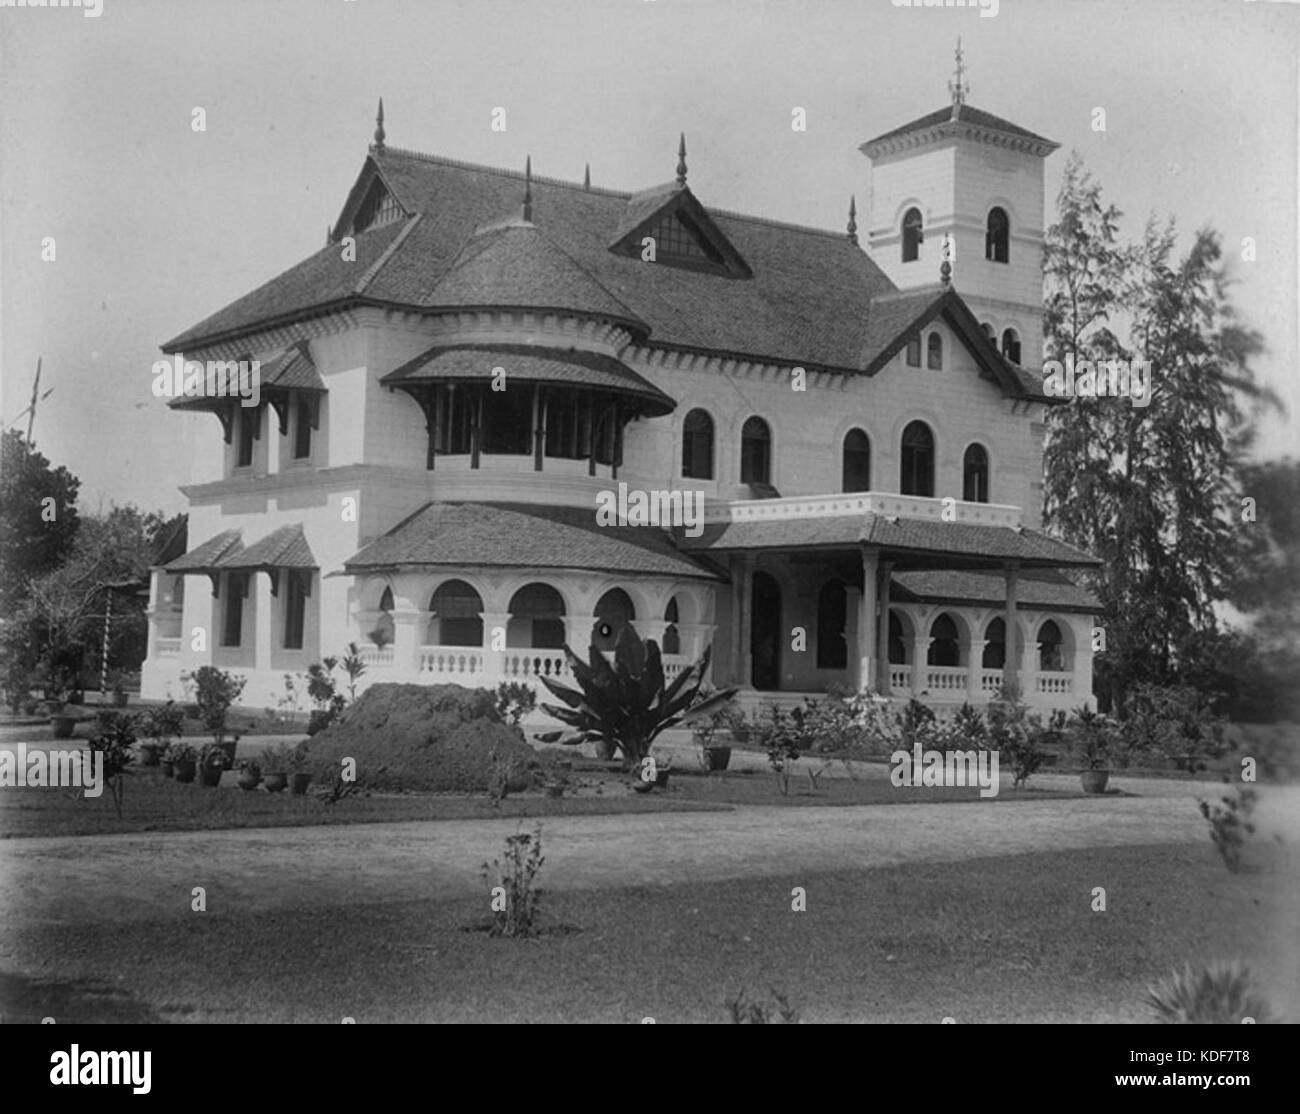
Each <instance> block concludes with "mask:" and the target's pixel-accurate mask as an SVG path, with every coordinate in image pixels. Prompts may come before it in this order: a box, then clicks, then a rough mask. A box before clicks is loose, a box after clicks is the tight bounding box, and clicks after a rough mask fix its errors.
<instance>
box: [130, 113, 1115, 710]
mask: <svg viewBox="0 0 1300 1114" xmlns="http://www.w3.org/2000/svg"><path fill="white" fill-rule="evenodd" d="M384 140H385V136H384V131H383V116H382V104H381V106H380V123H379V127H378V128H377V130H376V132H375V140H374V143H373V144H372V145H371V147H370V150H369V154H368V157H367V158H366V160H365V163H364V165H363V166H362V168H361V173H360V175H359V176H358V177H357V180H356V184H355V185H354V186H353V188H352V191H351V193H350V194H349V196H348V198H347V201H346V203H345V204H344V206H343V209H342V212H341V214H340V215H339V218H338V222H337V224H336V225H335V226H334V228H333V230H332V231H331V233H330V236H329V242H328V243H327V244H326V245H325V247H323V248H322V249H321V250H320V251H319V252H317V253H316V254H315V255H313V256H311V257H310V258H309V259H306V260H304V261H303V262H302V263H300V264H298V265H297V266H295V267H293V268H291V269H290V270H288V271H286V272H285V273H284V274H282V275H280V276H279V277H277V278H275V279H272V280H271V281H270V282H268V283H266V284H265V285H263V286H260V287H258V288H257V289H256V290H254V291H252V292H251V293H250V294H247V295H246V296H244V297H243V298H240V299H239V300H238V301H236V302H234V303H233V304H232V305H230V306H227V307H226V308H225V309H223V310H221V311H219V312H218V313H216V314H214V315H213V316H211V317H209V318H207V319H206V320H205V321H202V322H200V323H199V324H198V325H195V326H194V327H193V328H190V329H188V330H186V331H185V332H184V333H182V334H181V335H180V336H177V337H176V338H175V339H173V340H172V341H170V342H169V343H167V344H166V345H164V346H163V350H164V352H166V353H168V354H176V353H181V354H183V357H184V359H186V360H200V361H208V360H241V359H247V360H258V361H260V375H261V379H260V382H261V397H260V403H259V405H257V406H247V407H245V406H241V405H239V403H238V400H232V399H230V398H211V397H208V398H202V397H199V398H182V399H176V400H174V401H173V403H172V405H173V406H175V407H177V408H184V409H198V410H207V411H210V412H212V414H214V415H215V417H216V418H217V419H219V421H212V422H211V426H210V428H206V427H205V428H204V429H202V430H200V432H201V433H203V434H204V436H202V438H201V439H200V440H199V443H197V444H196V445H195V452H196V453H198V454H200V460H201V462H202V463H201V472H200V473H199V474H201V475H203V476H205V477H206V478H205V479H204V480H203V482H199V483H196V484H194V485H192V486H189V487H187V488H185V489H184V491H185V495H186V496H187V498H188V500H189V523H188V539H187V541H186V542H185V543H184V544H187V545H188V546H189V548H188V551H186V552H180V551H179V547H178V551H176V552H173V553H169V554H167V555H166V557H165V558H163V559H162V560H163V562H164V563H163V564H161V565H160V566H159V567H158V568H157V569H156V570H155V572H154V576H153V587H152V596H151V607H150V650H149V656H148V660H147V661H146V663H145V668H144V685H143V687H144V693H145V695H146V696H161V695H164V694H166V693H168V692H171V693H173V694H174V695H177V696H179V695H180V691H181V690H180V685H179V683H178V682H179V678H180V675H181V673H182V672H184V671H188V670H193V669H194V668H196V667H198V666H199V665H202V664H207V663H213V664H216V665H218V666H221V667H223V668H227V669H231V670H234V671H236V672H239V673H242V674H244V675H246V676H247V677H248V686H247V688H246V690H245V696H244V699H245V701H246V702H249V703H252V704H258V703H268V704H269V703H273V702H274V700H275V699H276V697H277V696H279V695H281V694H282V693H283V677H284V674H286V673H291V672H296V671H301V670H305V669H306V668H307V666H308V665H309V664H310V663H312V662H315V661H318V660H319V659H320V658H322V657H323V656H325V655H329V654H337V653H339V652H340V651H341V650H342V649H343V648H344V646H345V645H346V644H347V643H349V642H354V641H355V642H357V643H359V644H361V645H362V646H363V647H364V654H365V658H366V660H367V662H368V670H367V672H366V675H365V678H364V680H363V684H369V683H373V682H377V681H383V680H400V681H417V682H427V683H434V682H455V683H458V684H464V685H475V686H477V685H495V684H496V683H497V682H498V681H499V680H501V679H522V680H529V679H532V678H536V677H538V676H563V675H564V674H565V673H566V667H565V664H564V656H563V652H562V647H563V645H564V644H565V643H566V642H567V643H569V644H570V645H572V646H573V647H574V648H575V649H577V650H578V651H579V652H585V650H586V648H587V646H588V644H589V643H590V642H591V641H592V640H593V639H594V640H595V642H596V644H597V645H598V646H601V647H608V646H610V645H612V642H613V639H614V637H615V636H616V634H617V631H618V628H619V627H620V625H621V624H624V623H631V624H633V626H634V627H635V628H636V630H638V631H639V632H641V633H642V634H643V635H644V636H648V637H650V638H654V639H656V640H658V641H659V642H660V644H661V646H662V647H663V649H664V651H665V655H666V660H667V662H668V663H669V668H670V671H672V670H680V668H682V666H683V664H684V663H687V662H689V661H691V660H693V659H694V658H695V657H696V656H697V655H699V654H700V653H701V652H702V651H703V649H704V647H705V646H706V645H709V644H712V646H713V652H714V658H713V678H714V680H715V682H716V683H718V684H725V683H734V684H739V685H742V686H745V687H746V688H749V689H753V690H758V691H759V692H786V693H799V692H807V693H821V692H824V691H825V690H826V689H827V688H828V687H829V686H832V685H841V686H857V687H871V688H874V689H876V690H877V691H879V692H881V693H883V694H887V695H889V696H891V697H893V698H899V697H907V696H909V695H911V694H917V695H919V696H921V697H922V698H923V699H926V700H928V701H931V702H934V703H938V704H949V705H950V704H955V703H960V702H961V701H963V700H971V701H973V702H976V703H982V702H984V701H987V700H988V698H989V697H990V696H991V695H992V694H993V693H995V692H996V691H997V690H998V688H999V687H1000V686H1001V685H1002V683H1003V682H1004V680H1005V681H1009V682H1014V683H1016V684H1018V685H1019V686H1020V688H1021V690H1022V692H1023V693H1024V694H1025V696H1026V698H1027V699H1028V700H1029V702H1030V703H1031V704H1033V705H1035V706H1038V707H1069V706H1075V705H1078V704H1081V703H1084V702H1085V701H1089V700H1090V699H1091V686H1092V657H1091V638H1090V632H1091V628H1092V624H1093V615H1094V613H1095V612H1096V610H1097V603H1096V600H1095V599H1094V598H1093V597H1092V596H1091V595H1090V594H1089V593H1088V592H1087V591H1085V590H1083V589H1082V588H1080V587H1079V586H1077V585H1076V584H1075V583H1073V582H1072V581H1071V580H1070V579H1069V578H1068V577H1067V575H1066V574H1065V572H1064V571H1063V570H1069V569H1071V568H1074V569H1080V568H1086V567H1089V566H1094V565H1096V564H1097V562H1096V561H1095V560H1094V559H1093V558H1091V557H1090V556H1088V555H1087V554H1085V553H1082V552H1080V551H1079V550H1077V549H1074V548H1072V547H1070V546H1068V545H1065V544H1063V543H1061V542H1059V541H1056V540H1054V539H1052V538H1050V537H1047V536H1046V535H1045V534H1043V533H1042V532H1041V531H1040V530H1039V527H1040V510H1041V493H1042V483H1041V477H1042V449H1043V438H1044V422H1043V417H1044V413H1045V407H1046V406H1047V405H1048V404H1049V402H1050V401H1052V400H1048V399H1046V398H1045V397H1044V395H1043V392H1042V387H1041V372H1040V370H1039V368H1040V364H1041V342H1040V338H1041V336H1042V322H1041V313H1042V310H1041V303H1042V273H1041V253H1042V229H1043V163H1044V159H1045V158H1046V157H1047V156H1048V155H1049V154H1050V153H1051V152H1052V151H1053V150H1054V149H1055V147H1056V144H1054V143H1052V142H1051V141H1049V140H1046V139H1043V138H1041V137H1040V136H1037V135H1034V134H1033V133H1031V132H1029V131H1026V130H1025V129H1023V128H1020V127H1017V126H1016V125H1014V124H1010V123H1008V122H1007V121H1005V120H1002V119H1000V118H998V117H997V116H993V115H990V114H989V113H986V112H982V111H979V110H978V109H975V108H972V107H971V106H970V105H969V104H967V103H965V100H964V96H963V93H962V90H961V89H960V88H958V90H957V91H956V92H955V93H954V96H953V102H952V104H951V105H945V106H944V107H943V108H942V109H940V110H939V111H937V112H934V113H932V114H930V115H927V116H924V117H921V118H920V119H917V120H914V121H912V122H911V123H909V124H906V125H904V126H903V127H900V128H897V129H895V130H893V131H891V132H888V133H886V134H885V135H882V136H879V137H877V138H876V139H873V140H871V141H870V142H867V143H864V144H863V145H862V147H861V150H862V152H863V154H864V155H866V157H867V158H868V159H869V160H870V163H871V174H870V190H869V196H870V202H869V204H868V205H866V206H864V209H863V212H864V215H865V220H866V226H867V227H866V232H865V244H862V243H859V238H858V230H857V224H856V217H857V208H856V205H852V206H851V207H850V210H849V214H850V215H849V222H848V226H847V230H846V231H840V232H834V231H823V230H820V229H812V228H803V227H797V226H793V225H789V224H783V223H780V222H777V221H771V220H765V219H762V218H759V217H752V216H745V215H741V214H737V213H729V212H722V211H719V210H716V209H711V208H708V207H706V206H705V204H704V203H703V202H702V201H701V200H700V199H698V198H697V197H696V196H695V194H694V193H693V192H692V190H691V189H690V187H689V186H688V185H687V182H686V178H687V168H686V159H685V144H684V142H683V145H682V147H681V149H680V150H679V155H678V164H677V173H676V178H675V180H674V181H671V182H669V183H667V184H666V185H661V186H655V187H653V188H650V189H646V190H644V191H642V192H639V193H633V194H627V193H619V192H615V191H612V190H606V189H600V188H597V187H595V186H593V185H591V184H590V182H589V181H588V182H583V183H572V182H562V181H556V180H553V179H549V178H542V177H536V176H533V175H532V174H531V172H530V168H529V169H528V170H525V171H524V172H523V173H520V172H518V171H510V170H501V169H494V168H490V167H484V166H471V165H467V164H465V163H461V162H457V161H454V160H451V159H447V158H442V157H437V156H432V155H424V154H417V153H414V152H410V151H402V150H396V149H393V148H390V147H388V146H386V144H385V142H384ZM588 177H589V176H588ZM864 249H865V250H864ZM948 259H951V260H952V262H951V264H949V263H948V262H947V260H948ZM958 286H960V288H961V290H962V293H961V294H958V292H957V287H958ZM621 483H622V484H626V485H627V488H628V490H631V491H638V492H677V493H681V492H684V491H690V492H700V493H702V495H703V506H704V522H703V529H702V530H701V529H698V528H697V529H694V530H682V529H669V528H667V527H660V526H646V525H612V526H610V525H598V523H597V516H596V508H597V505H598V503H599V502H600V501H601V493H602V492H609V491H616V490H618V488H619V484H621ZM692 535H694V536H692Z"/></svg>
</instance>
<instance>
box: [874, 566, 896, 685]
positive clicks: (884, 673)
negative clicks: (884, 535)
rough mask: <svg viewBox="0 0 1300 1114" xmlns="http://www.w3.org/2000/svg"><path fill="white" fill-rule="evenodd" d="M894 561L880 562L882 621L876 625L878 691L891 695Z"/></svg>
mask: <svg viewBox="0 0 1300 1114" xmlns="http://www.w3.org/2000/svg"><path fill="white" fill-rule="evenodd" d="M893 568H894V564H893V562H892V561H881V562H880V621H879V622H878V623H877V624H876V628H877V629H876V691H877V692H878V693H880V695H881V696H888V695H889V592H890V587H891V584H892V577H891V576H890V573H891V572H892V571H893Z"/></svg>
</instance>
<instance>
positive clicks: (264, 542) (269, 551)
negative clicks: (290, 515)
mask: <svg viewBox="0 0 1300 1114" xmlns="http://www.w3.org/2000/svg"><path fill="white" fill-rule="evenodd" d="M218 563H219V565H220V567H221V568H223V569H314V568H318V567H319V566H318V565H317V564H316V557H315V555H314V554H313V553H312V551H311V546H310V545H308V544H307V536H306V534H304V533H303V530H302V526H301V525H299V524H296V523H295V524H293V525H290V526H281V527H280V528H279V529H278V530H273V531H271V533H269V534H267V535H266V537H264V538H261V539H259V540H258V541H255V542H254V543H253V544H252V545H250V546H249V547H248V548H247V549H245V550H244V551H243V552H241V553H234V554H229V555H227V556H225V557H222V558H221V560H220V561H219V562H218Z"/></svg>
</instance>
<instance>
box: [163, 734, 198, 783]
mask: <svg viewBox="0 0 1300 1114" xmlns="http://www.w3.org/2000/svg"><path fill="white" fill-rule="evenodd" d="M197 764H198V751H196V750H195V749H194V748H193V747H192V746H190V744H189V743H185V742H181V741H180V740H179V739H177V740H176V741H175V742H174V743H172V744H171V745H169V746H168V747H167V750H166V752H165V753H164V755H163V758H162V771H163V776H164V777H172V776H175V778H176V780H177V781H183V782H190V781H193V780H194V773H195V769H196V767H197Z"/></svg>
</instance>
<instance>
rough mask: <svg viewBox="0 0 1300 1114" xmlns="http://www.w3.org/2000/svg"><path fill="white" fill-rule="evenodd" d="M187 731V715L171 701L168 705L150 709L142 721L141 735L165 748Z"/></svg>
mask: <svg viewBox="0 0 1300 1114" xmlns="http://www.w3.org/2000/svg"><path fill="white" fill-rule="evenodd" d="M184 729H185V713H184V712H183V711H182V710H181V709H180V708H179V707H177V705H176V701H174V700H169V701H167V703H166V704H163V705H160V706H158V707H154V708H150V709H149V710H148V711H147V712H145V714H144V717H143V718H142V720H141V721H140V734H141V735H143V736H144V737H145V738H146V739H152V740H153V741H154V742H155V743H156V744H157V745H158V746H160V747H165V746H166V745H167V743H168V742H169V741H170V740H172V739H178V738H180V735H181V732H182V731H183V730H184Z"/></svg>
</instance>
